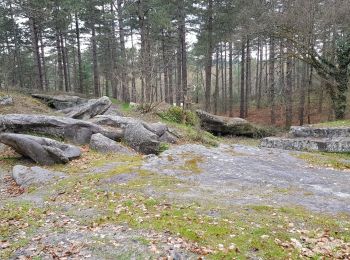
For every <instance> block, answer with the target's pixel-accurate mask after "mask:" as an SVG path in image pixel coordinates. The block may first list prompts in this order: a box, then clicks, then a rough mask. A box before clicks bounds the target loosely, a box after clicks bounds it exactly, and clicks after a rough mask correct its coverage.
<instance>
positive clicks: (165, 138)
mask: <svg viewBox="0 0 350 260" xmlns="http://www.w3.org/2000/svg"><path fill="white" fill-rule="evenodd" d="M159 141H161V142H164V143H170V144H176V143H177V141H178V139H177V137H176V136H175V135H173V134H172V133H170V132H168V131H166V132H165V133H164V134H163V135H161V136H160V137H159Z"/></svg>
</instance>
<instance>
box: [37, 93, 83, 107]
mask: <svg viewBox="0 0 350 260" xmlns="http://www.w3.org/2000/svg"><path fill="white" fill-rule="evenodd" d="M32 97H33V98H37V99H40V100H42V101H44V102H45V103H46V104H47V105H48V106H49V107H52V108H54V109H57V110H62V109H66V108H69V107H75V106H78V105H81V104H84V103H86V102H87V101H88V100H87V99H85V98H81V97H78V96H69V95H45V94H32Z"/></svg>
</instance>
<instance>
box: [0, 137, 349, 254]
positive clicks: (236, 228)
mask: <svg viewBox="0 0 350 260" xmlns="http://www.w3.org/2000/svg"><path fill="white" fill-rule="evenodd" d="M217 141H218V143H219V145H218V146H217V147H208V146H204V145H201V144H193V143H184V144H180V145H172V146H170V147H169V149H168V150H166V151H165V152H163V153H162V154H161V155H160V156H141V155H136V156H125V155H118V154H108V155H104V154H100V153H97V152H94V151H91V150H89V148H88V147H85V146H84V147H82V151H83V156H82V157H81V158H80V159H78V160H75V161H72V162H71V163H69V164H67V165H56V166H51V167H47V168H48V169H51V170H55V171H61V172H65V173H66V174H67V175H68V177H67V178H65V179H63V180H61V181H59V182H57V183H52V184H46V185H44V186H40V187H35V188H30V189H28V190H22V189H20V188H18V187H17V186H16V185H15V184H14V182H13V181H12V180H11V177H10V170H11V168H12V167H13V165H16V164H22V165H27V166H32V165H33V164H32V163H31V162H30V161H28V160H25V159H23V158H21V157H19V156H18V155H16V154H15V153H14V152H12V151H10V150H8V149H6V148H4V147H0V165H1V166H0V195H1V196H0V259H157V258H160V259H203V258H205V259H232V258H237V259H261V258H262V259H287V258H290V259H300V258H312V257H313V258H314V259H317V258H318V257H321V256H324V257H325V258H329V259H337V258H339V259H347V258H349V257H350V204H349V201H350V191H349V186H350V171H349V169H350V155H347V154H343V155H326V154H318V153H299V152H298V153H296V152H287V151H281V150H274V149H263V148H259V147H258V146H257V142H256V141H250V140H248V141H247V140H243V141H242V140H241V139H233V138H230V139H229V138H227V139H221V138H219V139H217Z"/></svg>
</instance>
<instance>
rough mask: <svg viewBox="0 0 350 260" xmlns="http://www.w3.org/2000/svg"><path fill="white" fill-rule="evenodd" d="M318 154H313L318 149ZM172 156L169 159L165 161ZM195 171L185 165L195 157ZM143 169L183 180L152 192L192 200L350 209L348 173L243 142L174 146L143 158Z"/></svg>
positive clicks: (234, 204)
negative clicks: (196, 169)
mask: <svg viewBox="0 0 350 260" xmlns="http://www.w3.org/2000/svg"><path fill="white" fill-rule="evenodd" d="M316 156H317V154H316ZM169 158H171V160H169ZM196 158H201V160H200V161H197V166H198V167H199V168H200V169H201V173H200V174H198V173H197V172H196V171H193V169H191V168H186V167H183V166H184V165H185V161H186V160H192V159H193V160H196ZM141 170H146V171H150V172H156V173H157V174H160V175H166V176H174V177H176V178H178V179H180V180H181V182H180V183H178V184H176V185H174V186H173V187H172V189H169V190H166V189H164V190H162V191H160V192H158V193H156V194H158V195H159V196H164V197H170V198H173V199H175V200H177V201H185V202H188V201H196V202H199V203H202V202H203V200H205V201H206V203H207V205H210V204H211V203H213V204H215V205H219V206H222V207H224V208H225V207H227V208H232V207H235V206H237V205H248V207H249V206H251V205H272V206H273V207H274V206H278V207H284V206H286V207H295V206H296V205H298V206H302V207H305V208H307V209H310V210H315V211H317V212H319V211H321V212H331V213H334V212H335V213H338V212H347V213H348V212H350V204H349V199H350V189H349V185H350V174H348V172H347V171H340V170H333V169H328V168H322V167H309V164H308V163H307V162H305V161H304V160H301V159H298V158H296V156H295V154H294V153H290V152H289V151H284V150H277V149H264V148H258V147H250V146H243V145H225V144H220V146H219V147H215V148H212V147H205V146H202V145H196V144H185V145H178V146H172V147H170V148H169V149H168V150H166V151H165V152H163V153H162V154H161V155H160V156H158V158H154V159H151V160H146V161H144V163H143V165H142V166H141Z"/></svg>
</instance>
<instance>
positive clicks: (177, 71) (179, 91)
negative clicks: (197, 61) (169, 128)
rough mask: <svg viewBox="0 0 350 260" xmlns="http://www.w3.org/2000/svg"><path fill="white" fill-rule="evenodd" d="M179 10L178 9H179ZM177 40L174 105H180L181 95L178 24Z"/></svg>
mask: <svg viewBox="0 0 350 260" xmlns="http://www.w3.org/2000/svg"><path fill="white" fill-rule="evenodd" d="M179 12H180V11H179ZM177 36H178V41H177V51H176V78H177V81H176V95H175V96H176V105H177V106H180V105H181V97H182V50H181V47H182V41H181V26H178V35H177Z"/></svg>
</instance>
